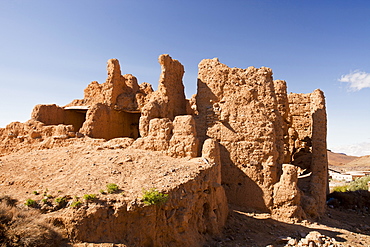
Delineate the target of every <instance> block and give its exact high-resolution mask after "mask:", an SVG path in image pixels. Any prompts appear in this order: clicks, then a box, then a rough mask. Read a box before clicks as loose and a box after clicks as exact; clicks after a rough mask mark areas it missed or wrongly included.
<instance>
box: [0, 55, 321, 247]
mask: <svg viewBox="0 0 370 247" xmlns="http://www.w3.org/2000/svg"><path fill="white" fill-rule="evenodd" d="M158 60H159V63H160V65H161V70H162V71H161V74H160V78H159V86H158V89H157V90H156V91H154V90H153V89H152V87H151V85H150V84H149V83H145V82H144V83H141V84H138V80H137V79H136V77H135V76H133V75H131V74H125V75H122V73H121V68H120V65H119V62H118V60H117V59H111V60H109V61H108V66H107V69H108V78H107V80H106V82H104V83H102V84H99V83H98V82H96V81H94V82H92V83H90V84H89V85H88V86H87V88H86V89H85V90H84V98H83V99H77V100H73V101H72V102H71V103H69V104H68V105H66V106H57V105H37V106H35V108H34V110H33V112H32V115H31V119H30V120H29V121H27V122H25V123H19V122H13V123H10V124H9V125H8V126H6V128H1V129H0V138H1V139H0V150H1V156H3V159H2V161H1V162H2V163H6V160H7V159H6V157H7V155H10V154H14V153H19V152H21V153H24V152H30V151H32V150H44V149H55V148H63V147H71V148H72V147H73V145H76V143H80V144H81V145H91V146H94V147H95V149H94V150H93V151H94V152H98V153H99V152H103V150H106V149H114V150H121V152H123V151H124V150H146V151H145V152H147V154H148V156H150V155H153V154H155V155H159V156H161V155H162V156H163V157H168V158H169V157H171V158H172V159H173V160H178V162H179V165H178V166H179V167H181V165H182V162H184V163H183V166H184V167H185V166H187V165H186V162H185V161H184V159H187V160H188V161H187V162H200V163H199V164H198V168H197V169H198V170H197V171H195V172H194V171H191V172H192V173H191V174H193V175H189V174H190V171H189V174H185V173H184V176H187V178H189V179H183V177H182V179H179V177H177V178H175V179H174V180H173V181H171V183H172V185H171V187H170V188H166V187H163V186H162V187H160V188H159V187H158V186H157V185H158V184H157V182H158V181H159V180H158V181H157V180H156V181H157V182H152V183H151V186H152V187H153V188H154V187H157V188H158V189H160V190H162V191H164V192H166V193H168V194H169V200H168V202H166V203H165V204H164V205H163V206H162V208H160V209H159V208H158V207H157V206H145V207H144V206H143V205H141V206H137V205H136V204H135V203H133V202H135V200H136V201H137V199H135V198H134V197H135V195H136V197H138V193H137V194H135V193H134V194H132V195H134V196H133V197H132V198H125V199H124V200H121V201H120V200H118V201H117V202H115V204H114V205H113V204H112V205H111V204H109V205H108V206H107V205H106V206H104V205H103V204H102V205H100V204H99V205H95V206H92V204H90V206H89V205H87V206H86V207H87V208H88V209H86V207H85V209H84V210H85V211H83V212H82V211H81V210H83V209H82V208H66V209H64V211H63V210H60V211H58V212H59V213H58V215H54V216H53V217H54V219H58V220H57V221H58V222H59V223H60V222H62V223H61V224H62V225H64V227H65V228H66V232H68V233H69V234H70V237H71V238H73V239H74V240H75V241H89V238H90V240H91V241H98V242H104V241H107V242H109V241H114V242H122V243H135V242H136V243H141V245H140V244H139V245H140V246H146V245H147V246H153V245H154V246H163V244H164V243H172V244H173V245H172V246H184V245H188V246H189V244H190V245H191V246H196V245H201V244H202V243H203V242H204V241H206V240H207V239H209V238H210V237H212V236H214V235H217V234H219V233H220V231H221V229H222V227H223V225H224V224H225V220H226V216H227V214H228V205H227V203H230V204H234V205H237V206H241V207H244V208H247V209H249V210H251V211H258V212H262V213H270V214H271V215H272V217H274V218H276V219H279V220H291V219H305V218H313V217H317V216H320V215H322V214H323V213H324V210H325V198H326V191H327V187H328V185H327V181H328V179H327V167H328V163H327V153H326V150H327V149H326V108H325V98H324V94H323V92H322V91H320V90H319V89H317V90H315V91H314V92H312V93H309V94H295V93H290V94H287V86H286V82H285V81H281V80H275V81H274V80H273V77H272V70H271V69H269V68H266V67H262V68H254V67H249V68H247V69H239V68H229V67H228V66H226V65H224V64H222V63H220V62H219V61H218V59H216V58H215V59H205V60H203V61H201V62H200V63H199V72H198V81H197V83H198V89H197V94H195V95H193V96H192V97H191V99H186V97H185V94H184V86H183V82H182V78H183V75H184V71H185V70H184V67H183V65H182V64H181V63H180V62H179V61H177V60H174V59H172V58H171V57H170V56H169V55H161V56H160V57H159V59H158ZM84 143H85V144H84ZM98 147H99V148H98ZM132 152H133V153H135V152H134V151H132ZM84 155H86V153H85V154H84V153H83V152H82V153H81V154H80V157H84ZM68 159H69V158H68V157H66V158H65V160H68ZM133 159H135V158H133ZM65 160H64V161H65ZM31 161H32V159H30V161H29V162H31ZM25 162H28V161H25ZM66 162H67V161H66ZM106 162H107V163H109V162H110V161H109V160H108V161H106ZM147 162H149V161H147ZM171 162H173V163H176V161H171ZM122 164H124V162H123V163H122ZM122 164H121V165H122ZM3 165H4V164H3ZM5 165H6V164H5ZM20 165H21V164H20ZM58 169H60V168H58ZM76 169H77V168H76ZM133 169H134V168H133ZM138 169H140V168H139V166H138ZM153 169H154V168H153ZM176 169H177V168H176ZM146 171H147V170H146ZM147 172H148V171H147ZM194 174H195V175H194ZM115 176H116V177H119V176H120V175H119V173H118V175H117V174H115ZM122 176H123V175H122ZM125 176H128V177H129V176H130V174H129V173H127V174H125ZM142 176H143V177H144V180H145V179H150V177H151V176H152V174H142ZM166 176H167V175H164V176H163V177H166ZM96 179H98V176H97V178H96ZM0 180H2V181H0V182H2V183H3V184H4V186H3V188H5V190H4V193H6V192H7V190H8V191H10V187H11V185H12V184H11V182H9V181H7V178H6V176H5V175H4V174H2V177H0ZM14 180H17V178H14ZM89 181H90V180H89ZM89 181H87V182H86V183H90V182H89ZM94 181H96V180H94ZM119 181H121V182H122V183H123V181H124V180H122V179H121V180H119ZM125 181H126V182H128V180H125ZM130 181H131V180H130ZM51 182H52V180H51ZM6 183H10V184H6ZM158 183H159V182H158ZM13 184H14V182H13ZM22 186H24V187H27V186H28V187H34V186H36V185H32V184H30V183H28V182H24V184H22ZM121 186H123V184H122V185H121ZM143 187H144V186H143ZM147 187H148V186H147ZM7 188H8V189H7ZM72 189H73V187H72ZM30 190H31V189H30ZM87 190H88V189H87ZM54 214H55V213H54ZM73 217H75V219H73V220H72V218H73ZM207 222H210V223H207ZM91 224H93V225H96V227H97V229H100V230H101V231H103V230H104V229H105V230H104V231H108V232H112V231H113V232H115V233H112V234H103V233H101V234H95V235H94V236H90V237H89V234H91V233H90V231H91V229H90V226H91ZM133 225H136V226H135V229H140V228H146V229H148V231H146V233H145V234H144V233H143V232H140V231H139V232H137V231H134V232H131V231H130V230H129V229H130V226H133ZM107 229H110V230H107ZM117 229H119V230H117ZM100 230H99V231H100ZM184 234H185V235H186V234H187V235H186V237H185V235H184ZM188 235H189V236H188ZM180 236H182V237H180ZM91 237H94V239H93V240H92V239H91Z"/></svg>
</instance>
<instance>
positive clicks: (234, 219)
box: [0, 142, 370, 247]
mask: <svg viewBox="0 0 370 247" xmlns="http://www.w3.org/2000/svg"><path fill="white" fill-rule="evenodd" d="M87 144H88V145H87ZM205 166H206V164H205V163H204V161H203V160H202V159H201V158H196V159H186V158H185V159H173V158H170V157H167V156H162V155H160V154H159V153H156V152H149V151H143V150H135V149H121V148H118V147H117V146H109V145H108V146H107V145H106V144H104V143H103V142H93V143H75V144H73V145H70V146H66V147H58V148H53V149H41V150H32V151H26V150H23V151H22V150H20V151H18V152H15V153H12V154H8V155H3V156H1V157H0V196H3V195H9V196H11V197H13V198H15V199H17V200H18V201H19V202H20V204H23V202H24V201H25V200H27V199H29V198H31V199H34V200H38V201H40V200H42V198H43V197H44V194H45V192H46V194H49V195H51V196H52V197H53V198H57V197H61V196H66V195H69V196H71V197H72V196H79V197H81V196H83V195H84V194H90V193H96V194H99V191H100V190H102V189H103V190H104V189H105V185H106V184H107V183H116V184H117V185H119V187H120V189H121V190H122V193H120V194H116V195H109V194H108V195H100V194H99V196H104V197H113V196H116V197H124V198H125V200H134V199H135V198H139V197H140V195H141V194H142V190H143V189H150V188H153V187H156V188H157V189H159V190H163V191H166V190H169V189H171V188H172V187H173V186H176V184H178V183H179V182H185V181H187V180H189V179H192V177H194V176H196V174H197V172H198V171H199V169H202V168H203V167H205ZM36 192H37V193H36ZM36 194H38V195H36ZM314 230H315V231H319V232H320V233H321V234H323V235H326V236H329V237H330V238H335V240H336V241H337V242H338V243H340V244H342V246H370V215H369V214H368V212H360V211H356V210H353V209H344V208H337V207H334V208H330V207H328V209H327V212H326V214H325V215H324V216H323V217H322V218H321V219H318V220H317V222H313V221H303V222H295V223H293V222H292V223H286V222H279V221H277V220H274V219H272V218H271V217H270V215H269V214H258V213H253V212H251V211H249V210H247V209H244V208H237V207H235V206H233V205H230V214H229V217H228V221H227V224H226V226H225V229H224V231H223V233H222V235H221V236H219V237H217V238H215V239H213V240H212V241H210V242H209V243H207V244H206V245H205V246H230V247H231V246H234V247H237V246H268V245H270V246H271V245H272V246H274V247H277V246H284V245H285V244H286V239H287V237H291V238H296V239H298V240H299V239H301V238H303V237H305V236H306V235H307V234H308V233H309V232H310V231H314ZM75 246H122V245H114V244H109V243H107V244H105V245H102V244H99V245H94V244H78V245H75Z"/></svg>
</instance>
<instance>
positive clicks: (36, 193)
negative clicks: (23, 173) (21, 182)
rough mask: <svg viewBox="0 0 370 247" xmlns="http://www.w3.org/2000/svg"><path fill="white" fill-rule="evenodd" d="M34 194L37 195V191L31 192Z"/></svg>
mask: <svg viewBox="0 0 370 247" xmlns="http://www.w3.org/2000/svg"><path fill="white" fill-rule="evenodd" d="M32 193H33V194H34V195H38V194H40V193H39V192H37V191H36V190H35V191H33V192H32Z"/></svg>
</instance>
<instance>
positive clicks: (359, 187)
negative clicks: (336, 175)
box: [348, 176, 370, 191]
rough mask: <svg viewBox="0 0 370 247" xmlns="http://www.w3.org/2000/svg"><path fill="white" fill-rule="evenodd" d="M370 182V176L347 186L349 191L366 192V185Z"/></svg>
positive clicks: (358, 179)
mask: <svg viewBox="0 0 370 247" xmlns="http://www.w3.org/2000/svg"><path fill="white" fill-rule="evenodd" d="M369 181H370V176H365V177H362V178H357V179H356V180H355V181H352V182H351V183H350V184H349V185H348V190H349V191H356V190H368V185H367V183H368V182H369Z"/></svg>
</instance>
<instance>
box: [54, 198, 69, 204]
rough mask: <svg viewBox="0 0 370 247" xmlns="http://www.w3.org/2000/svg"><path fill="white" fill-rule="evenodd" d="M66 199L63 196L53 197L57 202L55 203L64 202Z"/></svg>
mask: <svg viewBox="0 0 370 247" xmlns="http://www.w3.org/2000/svg"><path fill="white" fill-rule="evenodd" d="M65 201H66V199H65V198H64V197H57V198H55V202H56V203H57V204H62V203H64V202H65Z"/></svg>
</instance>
